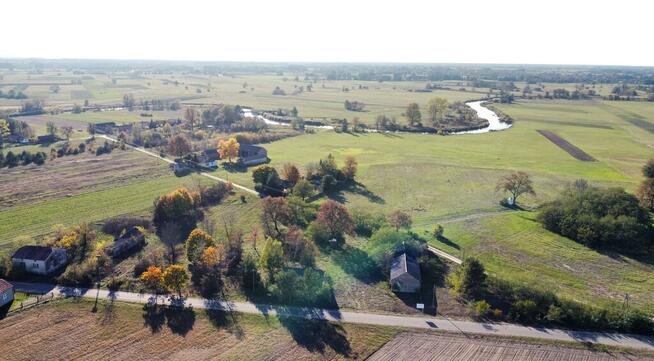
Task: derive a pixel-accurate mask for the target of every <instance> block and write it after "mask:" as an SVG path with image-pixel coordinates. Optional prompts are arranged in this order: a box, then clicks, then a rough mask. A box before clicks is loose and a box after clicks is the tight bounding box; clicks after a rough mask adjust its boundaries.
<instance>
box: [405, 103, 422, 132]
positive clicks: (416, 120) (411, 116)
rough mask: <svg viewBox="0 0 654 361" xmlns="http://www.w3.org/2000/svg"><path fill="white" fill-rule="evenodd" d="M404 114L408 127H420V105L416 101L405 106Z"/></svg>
mask: <svg viewBox="0 0 654 361" xmlns="http://www.w3.org/2000/svg"><path fill="white" fill-rule="evenodd" d="M404 115H405V116H406V119H407V121H408V122H409V126H410V127H416V126H417V127H421V126H422V123H421V120H422V114H421V113H420V106H419V105H418V103H411V104H409V106H408V107H407V108H406V113H405V114H404Z"/></svg>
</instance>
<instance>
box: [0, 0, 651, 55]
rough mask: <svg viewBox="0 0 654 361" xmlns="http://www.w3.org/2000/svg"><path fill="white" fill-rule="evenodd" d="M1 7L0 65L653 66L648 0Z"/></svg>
mask: <svg viewBox="0 0 654 361" xmlns="http://www.w3.org/2000/svg"><path fill="white" fill-rule="evenodd" d="M0 12H1V13H2V14H3V16H2V20H1V21H0V26H1V27H2V29H3V37H2V40H1V41H0V57H2V58H22V57H35V58H54V59H58V58H82V59H160V60H198V61H257V62H258V61H275V62H277V61H283V62H409V63H511V64H589V65H646V66H654V46H652V44H654V41H653V39H652V38H653V37H652V34H653V33H654V30H653V28H652V25H651V24H652V16H654V1H652V0H621V1H618V2H616V1H604V0H599V1H581V0H565V1H562V0H548V1H533V0H532V1H529V0H519V1H518V0H482V1H478V0H447V1H443V0H426V1H417V0H401V1H386V0H376V1H369V0H347V1H343V0H321V1H317V0H304V1H293V0H262V1H258V0H257V1H255V0H237V1H233V0H228V1H218V0H213V1H211V0H205V1H200V0H183V1H181V0H178V1H169V0H158V1H150V0H130V1H125V0H111V1H108V0H57V1H53V0H20V1H5V2H3V3H2V5H0ZM9 29H11V30H9Z"/></svg>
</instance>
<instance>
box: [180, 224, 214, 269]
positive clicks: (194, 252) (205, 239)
mask: <svg viewBox="0 0 654 361" xmlns="http://www.w3.org/2000/svg"><path fill="white" fill-rule="evenodd" d="M215 243H216V242H215V241H214V239H213V237H211V235H210V234H208V233H207V232H205V231H203V230H201V229H199V228H196V229H194V230H193V231H192V232H191V234H189V235H188V238H187V239H186V257H187V258H188V260H189V261H190V262H191V263H196V262H197V261H199V260H200V258H201V256H202V253H203V252H204V250H205V249H206V248H207V247H212V246H213V245H214V244H215Z"/></svg>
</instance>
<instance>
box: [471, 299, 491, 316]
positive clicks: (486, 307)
mask: <svg viewBox="0 0 654 361" xmlns="http://www.w3.org/2000/svg"><path fill="white" fill-rule="evenodd" d="M474 305H475V312H476V314H477V316H479V317H486V316H488V315H489V314H490V313H491V305H490V304H489V303H488V302H486V301H485V300H479V301H477V302H475V304H474Z"/></svg>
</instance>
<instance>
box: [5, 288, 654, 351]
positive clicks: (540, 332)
mask: <svg viewBox="0 0 654 361" xmlns="http://www.w3.org/2000/svg"><path fill="white" fill-rule="evenodd" d="M14 286H15V287H16V290H17V291H23V292H31V293H43V294H45V293H49V292H53V293H54V294H55V295H56V296H58V295H61V296H66V297H71V296H74V297H85V298H91V299H93V298H95V297H96V296H97V297H99V298H100V299H104V300H112V299H113V300H116V301H123V302H133V303H147V302H152V301H153V300H157V301H158V302H160V303H166V304H170V301H171V300H170V299H168V298H166V297H163V296H159V297H158V298H157V297H156V296H154V295H151V294H139V293H132V292H110V291H107V290H102V289H101V290H98V289H84V288H69V287H55V286H52V285H47V284H34V283H21V282H14ZM185 305H186V306H190V307H193V308H197V309H215V310H224V311H232V312H240V313H251V314H259V315H264V316H290V317H303V318H306V319H316V320H328V321H335V322H348V323H359V324H369V325H380V326H398V327H408V328H420V329H429V330H441V331H449V332H456V333H459V334H464V335H465V334H484V335H494V336H513V337H528V338H538V339H546V340H558V341H570V342H590V343H598V344H603V345H609V346H619V347H630V348H639V349H646V350H650V351H654V338H652V337H644V336H635V335H624V334H614V333H607V332H581V331H567V330H560V329H550V328H535V327H526V326H520V325H514V324H508V323H483V322H472V321H455V320H449V319H444V318H440V317H439V318H436V317H426V316H405V315H383V314H374V313H363V312H350V311H339V310H326V309H316V308H296V307H285V306H273V305H261V304H254V303H249V302H226V301H213V300H207V299H202V298H197V297H189V298H186V299H185Z"/></svg>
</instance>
